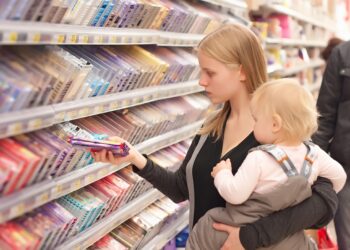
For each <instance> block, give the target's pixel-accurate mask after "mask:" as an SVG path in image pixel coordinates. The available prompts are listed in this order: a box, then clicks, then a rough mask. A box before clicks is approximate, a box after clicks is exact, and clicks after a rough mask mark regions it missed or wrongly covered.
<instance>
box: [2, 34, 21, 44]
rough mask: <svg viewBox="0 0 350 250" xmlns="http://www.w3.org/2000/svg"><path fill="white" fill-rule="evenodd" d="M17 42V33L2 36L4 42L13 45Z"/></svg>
mask: <svg viewBox="0 0 350 250" xmlns="http://www.w3.org/2000/svg"><path fill="white" fill-rule="evenodd" d="M17 40H18V33H17V32H9V33H5V34H4V41H5V42H6V41H7V42H10V43H15V42H17Z"/></svg>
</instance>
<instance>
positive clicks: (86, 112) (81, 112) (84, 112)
mask: <svg viewBox="0 0 350 250" xmlns="http://www.w3.org/2000/svg"><path fill="white" fill-rule="evenodd" d="M88 115H89V108H82V109H80V110H79V112H78V116H79V117H85V116H88Z"/></svg>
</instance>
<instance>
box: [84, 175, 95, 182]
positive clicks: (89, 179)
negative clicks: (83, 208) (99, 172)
mask: <svg viewBox="0 0 350 250" xmlns="http://www.w3.org/2000/svg"><path fill="white" fill-rule="evenodd" d="M94 180H95V177H94V175H93V174H89V175H88V176H85V178H84V184H85V185H88V184H90V183H91V182H93V181H94Z"/></svg>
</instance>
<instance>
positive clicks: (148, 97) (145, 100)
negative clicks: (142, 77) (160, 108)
mask: <svg viewBox="0 0 350 250" xmlns="http://www.w3.org/2000/svg"><path fill="white" fill-rule="evenodd" d="M151 99H152V95H146V96H144V97H143V101H144V102H148V101H149V100H151Z"/></svg>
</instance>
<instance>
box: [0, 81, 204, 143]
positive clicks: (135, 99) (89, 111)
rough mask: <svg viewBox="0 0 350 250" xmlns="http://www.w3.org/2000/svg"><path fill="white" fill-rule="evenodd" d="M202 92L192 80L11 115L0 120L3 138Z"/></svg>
mask: <svg viewBox="0 0 350 250" xmlns="http://www.w3.org/2000/svg"><path fill="white" fill-rule="evenodd" d="M203 90H204V89H203V88H202V87H201V86H199V85H198V81H189V82H182V83H174V84H168V85H162V86H153V87H148V88H142V89H135V90H131V91H126V92H121V93H115V94H110V95H105V96H97V97H92V98H87V99H82V100H76V101H72V102H65V103H59V104H54V105H50V106H43V107H37V108H30V109H26V110H20V111H16V112H11V113H7V114H6V116H5V115H3V116H2V117H1V118H0V138H4V137H7V136H12V135H16V134H20V133H25V132H29V131H33V130H37V129H40V128H45V127H49V126H52V125H54V124H58V123H62V122H64V121H70V120H75V119H79V118H83V117H87V116H92V115H97V114H102V113H106V112H110V111H115V110H119V109H123V108H128V107H132V106H137V105H141V104H145V103H148V102H153V101H157V100H162V99H167V98H172V97H177V96H183V95H188V94H192V93H198V92H201V91H203Z"/></svg>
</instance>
